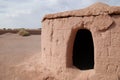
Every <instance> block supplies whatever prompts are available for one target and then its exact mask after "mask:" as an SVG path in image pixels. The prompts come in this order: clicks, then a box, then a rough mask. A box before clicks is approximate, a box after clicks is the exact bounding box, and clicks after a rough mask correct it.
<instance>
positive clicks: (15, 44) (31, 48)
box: [0, 33, 41, 80]
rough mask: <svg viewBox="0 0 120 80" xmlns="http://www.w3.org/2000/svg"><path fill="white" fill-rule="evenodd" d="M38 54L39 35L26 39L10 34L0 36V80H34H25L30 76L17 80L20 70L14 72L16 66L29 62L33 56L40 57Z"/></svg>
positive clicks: (39, 45)
mask: <svg viewBox="0 0 120 80" xmlns="http://www.w3.org/2000/svg"><path fill="white" fill-rule="evenodd" d="M40 53H41V36H40V35H31V36H28V37H22V36H19V35H18V34H11V33H6V34H3V35H0V80H35V79H32V78H31V79H26V78H28V76H30V75H28V76H27V77H26V78H23V77H24V76H25V75H24V76H22V77H20V78H18V77H17V76H18V75H19V74H18V72H20V71H22V70H20V69H19V68H17V70H19V71H15V70H16V66H18V65H20V64H23V63H25V62H27V61H29V60H30V59H31V58H32V57H33V56H36V55H40ZM25 64H26V63H25ZM22 67H25V66H22ZM21 69H23V68H21ZM29 69H30V68H29ZM21 74H22V73H21ZM19 76H20V75H19ZM29 78H30V77H29Z"/></svg>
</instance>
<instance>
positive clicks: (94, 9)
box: [42, 2, 120, 21]
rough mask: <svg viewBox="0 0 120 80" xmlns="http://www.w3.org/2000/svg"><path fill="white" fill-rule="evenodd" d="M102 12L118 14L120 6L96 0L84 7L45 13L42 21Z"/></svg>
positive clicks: (94, 14) (100, 13)
mask: <svg viewBox="0 0 120 80" xmlns="http://www.w3.org/2000/svg"><path fill="white" fill-rule="evenodd" d="M102 14H120V6H109V5H107V4H104V3H101V2H98V3H95V4H93V5H91V6H89V7H87V8H84V9H79V10H72V11H65V12H60V13H55V14H47V15H45V17H44V18H43V20H42V21H44V20H46V19H56V18H67V17H81V16H97V15H102Z"/></svg>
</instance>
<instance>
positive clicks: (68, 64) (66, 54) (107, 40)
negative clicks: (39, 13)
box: [41, 3, 120, 80]
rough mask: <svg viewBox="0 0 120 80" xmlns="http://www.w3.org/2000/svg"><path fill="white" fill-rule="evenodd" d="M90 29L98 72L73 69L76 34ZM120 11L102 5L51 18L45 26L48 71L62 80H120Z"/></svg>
mask: <svg viewBox="0 0 120 80" xmlns="http://www.w3.org/2000/svg"><path fill="white" fill-rule="evenodd" d="M80 29H87V30H89V31H90V32H91V33H92V37H93V42H94V55H95V57H94V59H95V64H94V69H92V70H85V71H83V70H79V69H77V68H75V67H74V66H73V63H72V55H73V53H72V52H73V44H74V39H75V36H76V33H77V31H78V30H80ZM119 34H120V7H111V6H108V5H105V4H102V3H97V4H94V5H92V6H90V7H88V8H86V9H82V10H76V11H68V12H62V13H57V14H50V15H47V16H45V17H44V19H43V22H42V56H41V60H42V61H41V62H42V64H43V66H44V67H46V68H47V69H49V70H50V72H52V73H54V74H55V75H56V77H57V79H60V80H119V78H120V54H119V53H120V44H119V43H120V36H119Z"/></svg>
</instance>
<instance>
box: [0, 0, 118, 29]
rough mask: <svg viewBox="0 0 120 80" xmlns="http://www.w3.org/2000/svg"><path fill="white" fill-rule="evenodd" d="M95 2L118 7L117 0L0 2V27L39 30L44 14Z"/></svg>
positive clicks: (73, 8) (27, 0)
mask: <svg viewBox="0 0 120 80" xmlns="http://www.w3.org/2000/svg"><path fill="white" fill-rule="evenodd" d="M95 2H104V3H108V4H110V5H117V6H119V5H120V1H119V0H0V27H1V28H3V27H8V28H19V27H25V28H39V27H41V23H40V21H41V19H42V17H43V16H44V15H45V14H49V13H57V12H62V11H67V10H75V9H81V8H85V7H87V6H89V5H91V4H93V3H95Z"/></svg>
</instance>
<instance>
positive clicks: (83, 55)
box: [72, 29, 94, 70]
mask: <svg viewBox="0 0 120 80" xmlns="http://www.w3.org/2000/svg"><path fill="white" fill-rule="evenodd" d="M72 58H73V65H74V66H75V67H77V68H78V69H80V70H89V69H93V68H94V44H93V38H92V34H91V32H90V31H89V30H87V29H80V30H78V31H77V34H76V37H75V40H74V45H73V57H72Z"/></svg>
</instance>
